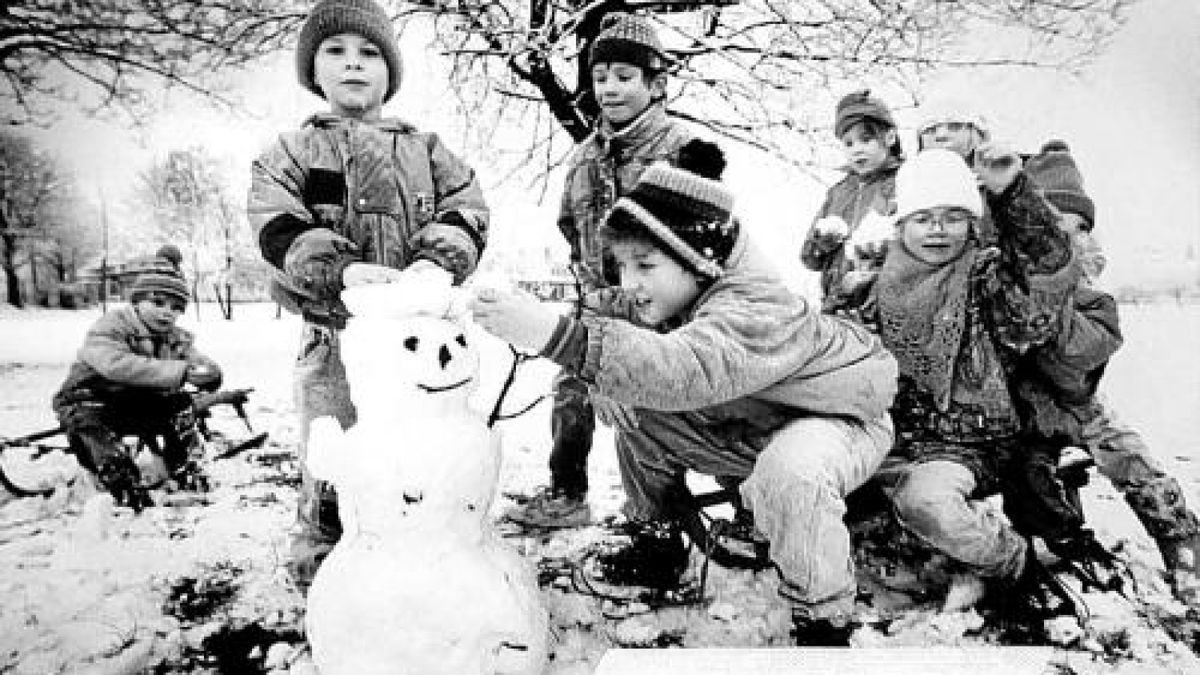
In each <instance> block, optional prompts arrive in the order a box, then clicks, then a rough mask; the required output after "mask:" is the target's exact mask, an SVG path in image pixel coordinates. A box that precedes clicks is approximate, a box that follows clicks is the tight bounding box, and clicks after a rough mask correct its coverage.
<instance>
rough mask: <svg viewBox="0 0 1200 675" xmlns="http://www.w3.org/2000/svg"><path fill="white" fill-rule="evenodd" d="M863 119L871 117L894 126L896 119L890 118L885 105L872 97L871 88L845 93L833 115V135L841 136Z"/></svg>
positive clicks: (890, 115)
mask: <svg viewBox="0 0 1200 675" xmlns="http://www.w3.org/2000/svg"><path fill="white" fill-rule="evenodd" d="M863 119H873V120H876V121H879V122H882V123H883V124H885V125H887V126H889V127H891V128H893V129H894V128H896V121H895V120H894V119H892V113H891V111H889V110H888V107H887V105H886V104H885V103H884V102H883V101H881V100H879V99H877V98H872V97H871V90H869V89H862V90H859V91H855V92H851V93H849V94H846V95H845V96H843V97H842V100H840V101H838V104H837V110H836V111H835V112H834V117H833V133H834V135H836V136H837V137H838V138H841V137H842V134H844V133H846V131H847V130H848V129H849V128H850V127H852V126H854V125H855V124H856V123H858V122H861V121H862V120H863Z"/></svg>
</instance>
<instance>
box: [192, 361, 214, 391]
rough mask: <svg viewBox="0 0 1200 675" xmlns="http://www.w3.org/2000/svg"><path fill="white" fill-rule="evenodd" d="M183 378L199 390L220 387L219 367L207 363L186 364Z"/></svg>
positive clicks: (210, 389)
mask: <svg viewBox="0 0 1200 675" xmlns="http://www.w3.org/2000/svg"><path fill="white" fill-rule="evenodd" d="M183 380H184V382H187V383H188V384H191V385H193V386H195V387H196V388H197V389H199V390H200V391H216V390H218V389H220V388H221V369H220V368H216V367H214V366H212V365H210V364H207V363H191V364H188V367H187V370H185V371H184V372H183Z"/></svg>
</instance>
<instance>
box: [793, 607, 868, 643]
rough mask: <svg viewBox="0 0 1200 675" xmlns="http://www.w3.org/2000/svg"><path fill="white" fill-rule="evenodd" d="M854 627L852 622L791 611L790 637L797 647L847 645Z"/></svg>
mask: <svg viewBox="0 0 1200 675" xmlns="http://www.w3.org/2000/svg"><path fill="white" fill-rule="evenodd" d="M855 628H857V626H856V625H855V624H854V623H853V622H849V621H847V622H845V623H840V624H839V623H834V622H833V621H831V620H829V619H817V618H813V617H810V616H808V615H806V614H803V613H800V612H795V611H793V612H792V639H793V640H794V644H795V645H796V646H797V647H849V646H850V636H851V635H852V634H853V633H854V629H855Z"/></svg>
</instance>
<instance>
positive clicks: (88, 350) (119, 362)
mask: <svg viewBox="0 0 1200 675" xmlns="http://www.w3.org/2000/svg"><path fill="white" fill-rule="evenodd" d="M127 337H128V333H127V331H125V330H123V329H122V327H121V324H120V322H119V321H117V320H114V318H113V317H112V316H111V315H110V316H106V317H102V318H101V319H100V321H97V322H96V325H94V326H93V327H92V328H91V330H89V331H88V333H87V336H86V337H84V340H83V346H82V347H80V349H79V360H80V361H82V362H83V363H85V364H87V365H88V366H89V367H91V368H92V370H95V371H96V372H97V373H99V374H100V376H101V377H103V378H105V379H106V380H110V381H112V382H116V383H118V384H123V385H127V386H133V387H154V388H159V389H176V388H178V387H180V386H182V385H183V374H184V371H185V370H186V369H187V361H186V360H183V359H156V358H153V357H150V356H143V355H141V354H138V353H136V352H134V351H133V349H132V348H131V347H130V346H129V343H128V342H127Z"/></svg>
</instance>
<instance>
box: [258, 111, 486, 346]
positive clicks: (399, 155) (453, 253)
mask: <svg viewBox="0 0 1200 675" xmlns="http://www.w3.org/2000/svg"><path fill="white" fill-rule="evenodd" d="M247 210H248V214H249V219H250V225H251V227H252V228H253V229H254V232H255V235H256V236H257V239H258V244H259V248H260V249H261V250H262V254H263V257H264V258H265V259H266V260H267V262H269V263H271V265H273V266H274V267H275V268H277V270H278V272H277V274H276V277H275V284H274V288H273V289H272V294H273V295H274V296H275V298H276V299H277V300H279V301H280V303H281V304H283V305H284V307H286V308H288V309H289V310H291V311H294V312H298V313H301V314H304V315H305V317H306V318H307V319H309V320H311V321H314V322H317V323H324V324H332V325H339V324H340V323H341V322H343V321H344V319H345V311H344V308H342V307H340V303H339V302H338V301H337V294H338V293H339V292H340V291H341V273H342V270H344V269H345V267H346V265H348V264H349V263H351V262H356V261H362V262H372V263H378V264H381V265H387V266H389V267H394V268H397V269H402V268H404V267H407V266H408V265H409V264H411V263H412V262H413V261H415V260H417V259H420V258H429V259H432V260H434V261H435V262H437V263H438V264H440V265H442V266H443V267H445V268H446V269H448V270H449V271H451V272H453V273H454V275H455V278H456V279H458V280H460V281H461V280H462V279H463V278H464V277H466V276H467V275H468V274H470V273H471V272H472V271H473V270H474V269H475V265H476V263H477V262H478V260H479V256H480V255H481V254H482V252H483V248H484V244H485V242H486V241H487V232H488V210H487V207H486V205H485V204H484V201H483V193H482V191H481V189H480V187H479V183H478V181H477V180H476V177H475V172H474V171H473V170H472V169H471V168H470V167H469V166H467V165H466V164H465V163H464V162H463V161H462V160H460V159H459V158H458V157H456V156H455V155H454V154H452V153H451V152H450V151H449V150H447V149H446V147H445V146H444V145H442V142H441V141H440V140H439V139H438V137H437V136H436V135H435V134H432V133H425V132H420V131H417V130H416V129H415V128H413V127H412V126H410V125H408V124H406V123H404V122H401V121H399V120H394V119H385V120H381V121H379V122H375V123H364V122H359V121H356V120H352V119H346V118H341V117H337V116H333V115H328V114H325V115H316V116H314V117H312V118H310V119H309V120H308V121H307V122H306V123H305V125H304V127H303V128H302V129H301V130H300V131H296V132H290V133H285V134H282V135H280V137H279V139H278V140H277V141H276V142H275V143H274V144H273V145H272V146H271V147H269V148H268V149H267V150H266V151H265V152H264V153H263V154H262V155H260V156H259V157H258V159H256V160H255V161H254V163H253V164H252V167H251V185H250V194H249V202H248V207H247Z"/></svg>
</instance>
